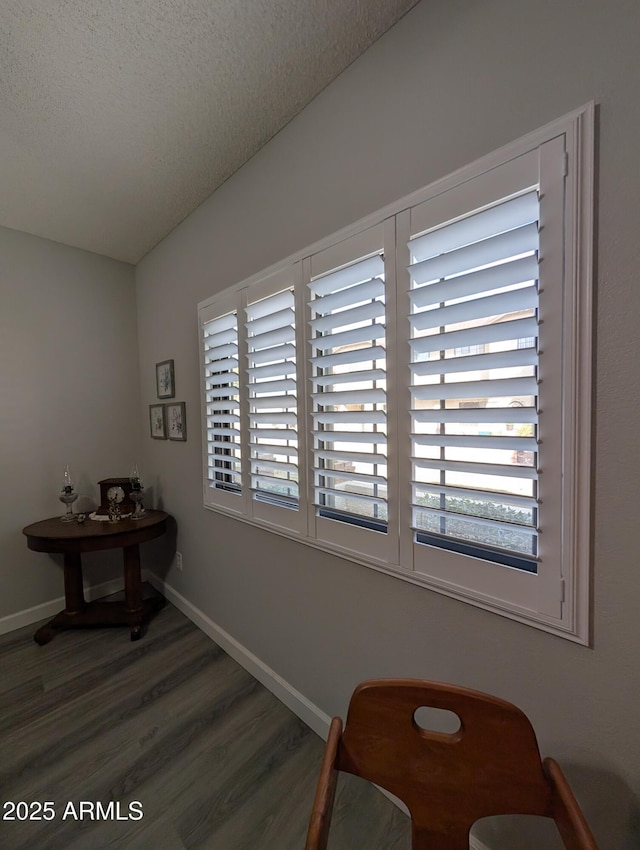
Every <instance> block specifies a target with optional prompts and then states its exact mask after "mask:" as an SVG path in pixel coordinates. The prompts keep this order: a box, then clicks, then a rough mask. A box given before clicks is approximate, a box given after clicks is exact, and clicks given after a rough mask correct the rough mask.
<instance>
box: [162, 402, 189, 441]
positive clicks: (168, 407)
mask: <svg viewBox="0 0 640 850" xmlns="http://www.w3.org/2000/svg"><path fill="white" fill-rule="evenodd" d="M164 407H165V418H166V422H167V436H168V438H169V439H170V440H182V441H185V440H186V439H187V410H186V406H185V403H184V402H183V401H172V402H170V403H169V404H165V406H164Z"/></svg>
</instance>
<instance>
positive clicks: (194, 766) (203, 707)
mask: <svg viewBox="0 0 640 850" xmlns="http://www.w3.org/2000/svg"><path fill="white" fill-rule="evenodd" d="M38 625H39V624H34V625H33V626H29V627H28V628H25V629H21V630H19V631H16V632H12V633H11V634H8V635H4V636H0V804H5V803H6V802H7V801H11V802H13V803H17V802H19V801H22V802H23V803H27V804H32V803H33V802H34V801H39V802H41V803H43V802H45V801H51V802H52V803H53V809H54V811H55V817H54V818H53V819H52V820H50V821H46V820H39V821H38V820H31V819H30V820H13V821H9V820H6V819H2V817H3V815H4V817H6V815H7V814H8V813H10V807H7V806H6V805H4V806H3V808H1V809H0V848H1V850H103V848H104V849H105V850H106V848H132V850H196V848H197V850H255V848H261V850H269V848H274V850H275V849H276V848H277V850H302V848H303V847H304V840H305V835H306V829H307V823H308V817H309V812H310V810H311V802H312V799H313V794H314V790H315V784H316V780H317V776H318V770H319V765H320V760H321V757H322V749H323V742H322V741H321V740H320V739H319V738H318V737H317V736H316V735H315V734H314V733H313V732H312V731H311V730H310V729H309V728H308V727H307V726H305V724H304V723H302V722H301V721H300V720H299V719H298V718H297V717H296V716H295V715H294V714H292V712H290V711H289V710H288V709H287V708H286V707H285V706H284V705H282V703H280V702H279V701H278V700H277V699H276V698H275V697H274V696H273V695H272V694H271V693H270V692H269V691H267V690H266V689H265V688H264V687H263V686H262V685H260V684H259V683H258V682H257V681H256V680H255V679H253V678H252V677H251V676H250V675H249V674H248V673H247V672H246V671H245V670H244V669H243V668H242V667H240V666H239V665H238V664H236V662H235V661H233V660H232V659H231V658H230V657H229V656H228V655H226V654H225V653H224V652H223V651H222V650H221V649H220V648H219V647H218V646H216V644H214V643H213V642H212V641H211V640H210V639H209V638H208V637H207V636H206V635H204V634H203V633H202V632H201V631H199V629H197V628H196V627H195V626H194V625H193V624H192V623H191V622H190V621H189V620H188V619H187V618H186V617H184V616H183V615H182V614H181V613H180V612H179V611H177V609H176V608H174V607H173V606H172V605H167V606H166V608H164V609H163V610H162V611H161V612H160V614H159V615H158V616H157V617H156V618H155V619H154V620H153V621H152V623H151V624H150V626H149V629H148V632H147V634H146V635H145V637H143V639H142V640H140V641H138V642H136V643H131V642H130V641H129V634H128V631H127V630H126V629H96V630H87V631H75V632H64V633H62V634H59V635H57V636H56V637H55V638H54V640H53V641H52V642H51V643H50V644H48V645H47V646H42V647H40V646H37V645H36V644H35V643H34V642H33V639H32V638H33V633H34V632H35V630H36V628H37V627H38ZM80 801H85V802H86V803H87V804H94V805H93V815H94V817H95V815H96V804H97V803H98V802H99V803H100V804H101V806H102V813H104V814H106V817H107V818H108V819H106V820H105V819H91V811H90V809H89V808H88V807H85V814H84V817H83V818H82V819H81V820H80V819H78V818H79V816H80V811H79V803H80ZM133 801H138V802H139V803H140V804H141V808H142V812H143V817H142V818H141V819H139V820H133V819H129V815H130V814H136V812H137V807H134V808H133V811H132V810H130V808H129V806H130V804H131V803H132V802H133ZM69 803H71V804H72V806H73V810H71V809H70V808H69V807H68V804H69ZM110 803H111V804H112V807H111V809H109V804H110ZM117 804H119V808H117ZM22 808H23V809H24V807H22ZM50 808H51V807H50ZM31 813H34V809H33V808H32V809H31ZM21 814H23V815H24V811H22V812H21ZM65 814H66V817H65ZM100 814H101V813H100V812H98V815H100ZM118 815H119V816H120V818H121V819H117V816H118ZM330 846H331V848H332V850H360V848H364V847H366V848H367V850H383V848H384V850H408V848H409V846H410V829H409V822H408V820H407V819H406V818H405V817H404V815H402V813H401V812H399V811H398V809H397V808H396V807H395V806H393V805H392V804H391V803H390V802H389V801H388V800H387V799H386V798H385V797H384V796H383V795H382V794H380V793H379V792H378V791H376V790H375V789H374V788H373V786H371V785H369V784H368V783H365V782H362V781H361V780H359V779H356V778H355V777H349V776H342V777H341V779H340V784H339V788H338V796H337V799H336V806H335V810H334V819H333V826H332V833H331V843H330Z"/></svg>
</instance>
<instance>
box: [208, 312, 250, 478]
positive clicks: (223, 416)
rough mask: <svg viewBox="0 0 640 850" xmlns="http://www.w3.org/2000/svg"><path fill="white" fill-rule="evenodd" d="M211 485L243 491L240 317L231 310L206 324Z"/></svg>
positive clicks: (209, 470)
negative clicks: (239, 384) (239, 359)
mask: <svg viewBox="0 0 640 850" xmlns="http://www.w3.org/2000/svg"><path fill="white" fill-rule="evenodd" d="M203 335H204V370H205V399H206V419H207V421H206V425H207V451H208V457H207V475H208V484H209V487H211V488H213V489H215V490H225V491H228V492H231V493H238V494H239V493H240V492H241V489H242V488H241V458H242V451H241V445H240V400H239V392H240V391H239V386H238V317H237V313H236V312H235V311H234V312H230V313H227V314H226V315H224V316H219V317H217V318H214V319H212V320H210V321H207V322H205V323H204V325H203Z"/></svg>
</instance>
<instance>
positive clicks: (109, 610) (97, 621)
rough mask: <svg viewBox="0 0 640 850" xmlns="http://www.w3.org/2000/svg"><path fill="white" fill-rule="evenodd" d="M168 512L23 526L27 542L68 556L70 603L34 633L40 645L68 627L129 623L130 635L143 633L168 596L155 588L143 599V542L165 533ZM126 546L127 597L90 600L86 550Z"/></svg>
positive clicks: (37, 548) (66, 570) (66, 578)
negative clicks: (85, 579)
mask: <svg viewBox="0 0 640 850" xmlns="http://www.w3.org/2000/svg"><path fill="white" fill-rule="evenodd" d="M168 519H169V515H168V514H166V513H164V511H151V510H147V516H146V517H145V518H144V519H141V520H136V521H135V522H134V521H133V520H130V519H123V520H119V521H118V522H98V521H96V520H90V519H87V520H85V522H83V523H78V522H61V520H60V517H53V518H52V519H44V520H42V521H41V522H35V523H33V524H32V525H28V526H27V527H26V528H23V529H22V533H23V534H24V535H26V538H27V546H28V547H29V549H33V550H34V551H36V552H52V553H53V552H58V553H62V555H63V556H64V596H65V606H66V607H65V609H64V611H60V613H59V614H56V616H55V617H54V618H53V620H51V621H50V622H49V623H47V624H46V625H44V626H42V627H41V628H39V629H38V631H37V632H36V633H35V635H34V636H33V639H34V640H35V642H36V643H38V644H40V645H41V646H42V645H43V644H45V643H49V641H50V640H51V639H52V638H53V637H54V635H55V633H56V632H58V631H64V630H65V629H77V628H91V627H102V626H128V627H129V629H130V630H131V640H138V639H139V638H140V637H141V636H142V627H143V626H144V625H145V624H146V623H148V622H149V620H150V619H151V618H152V617H153V616H154V615H155V614H156V613H157V612H158V611H159V610H160V608H162V606H163V605H164V603H165V600H164V598H163V597H162V596H160V595H158V594H156V595H155V596H153V597H152V598H150V599H143V595H142V577H141V574H140V550H139V545H140V543H144V542H145V541H147V540H153V539H154V538H156V537H160V536H161V535H162V534H164V533H165V531H166V530H167V520H168ZM103 549H122V554H123V559H124V594H125V598H124V601H118V602H108V601H103V600H96V601H94V602H86V601H85V598H84V590H83V585H82V553H83V552H97V551H101V550H103Z"/></svg>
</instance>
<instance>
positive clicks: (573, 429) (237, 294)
mask: <svg viewBox="0 0 640 850" xmlns="http://www.w3.org/2000/svg"><path fill="white" fill-rule="evenodd" d="M594 124H595V105H594V104H593V103H590V104H587V105H585V106H583V107H581V108H579V109H577V110H575V111H573V112H571V113H569V114H568V115H565V116H563V117H562V118H560V119H558V120H557V121H554V122H552V123H551V124H548V125H546V126H545V127H542V128H540V129H539V130H536V131H534V132H533V133H530V134H528V135H527V136H524V137H523V138H521V139H519V140H517V141H515V142H512V143H511V144H509V145H506V146H504V147H503V148H500V149H499V150H497V151H494V152H493V153H491V154H489V155H487V156H485V157H482V158H481V159H479V160H477V161H475V162H474V163H472V164H471V165H469V166H466V167H464V168H461V169H459V170H458V171H456V172H455V173H454V174H451V175H448V176H447V177H444V178H442V179H441V180H438V181H436V182H435V183H433V184H431V185H430V186H428V187H425V188H423V189H420V190H418V191H417V192H414V193H412V194H411V195H409V196H407V197H405V198H403V199H401V200H399V201H397V202H395V203H394V204H391V205H389V206H387V207H385V208H384V209H382V210H379V211H378V212H376V213H373V214H372V215H370V216H367V217H366V218H365V219H362V220H360V221H359V222H356V223H355V224H353V225H351V226H349V227H346V228H343V229H342V230H341V231H339V232H337V233H335V234H333V235H332V236H329V237H327V238H325V239H322V240H320V241H319V242H317V243H315V244H314V245H312V246H309V247H308V248H306V249H303V250H301V251H298V252H296V253H295V254H293V255H291V256H290V257H288V258H287V259H285V260H283V261H281V262H280V263H277V264H275V265H274V266H272V267H270V268H269V269H267V270H265V271H262V272H260V273H259V274H257V275H253V276H252V277H251V278H249V279H247V280H245V281H243V282H241V283H239V284H237V285H236V286H234V287H230V288H229V289H226V290H224V292H221V293H219V294H218V295H214V296H212V297H211V298H209V299H206V300H205V301H203V302H201V303H200V304H199V305H198V311H199V316H200V327H201V326H202V316H203V315H208V316H209V317H210V316H211V315H213V313H215V310H216V308H217V305H218V304H221V305H222V304H229V303H230V302H231V301H235V303H238V304H239V305H241V306H239V307H238V309H239V315H240V309H242V310H244V305H245V304H246V303H247V298H248V295H247V293H248V292H251V296H250V297H251V299H252V300H256V297H255V294H254V290H256V288H260V287H262V289H263V290H264V291H274V289H273V281H274V280H278V279H280V278H281V277H282V276H283V275H284V276H285V277H286V275H287V274H289V276H290V277H292V279H293V281H294V294H295V299H296V345H297V351H298V352H299V354H298V363H297V365H298V369H297V381H298V386H299V389H298V404H299V408H298V423H299V424H298V429H299V444H298V457H299V488H300V505H299V510H298V511H297V512H295V513H296V514H297V522H295V523H294V522H291V516H289V517H287V516H286V514H287V513H288V514H290V515H291V514H293V513H294V512H293V511H289V510H288V509H286V508H279V507H277V506H272V505H266V509H265V510H262V508H261V509H259V510H255V509H254V506H253V505H252V502H254V501H256V500H253V499H252V498H251V493H250V485H249V483H247V484H245V485H244V486H243V493H242V496H241V499H240V500H236V502H235V503H234V502H233V500H231V503H229V504H227V502H229V499H228V498H223V499H219V500H212V499H211V498H210V497H209V494H208V492H207V491H208V487H207V476H206V473H207V455H208V449H207V431H206V424H207V420H206V396H205V391H204V380H205V379H204V375H205V364H204V353H203V346H202V345H201V346H200V351H201V353H200V360H201V386H202V387H203V391H202V418H203V473H204V474H203V491H204V506H205V508H207V509H210V510H215V511H219V512H222V513H225V514H227V515H230V516H233V517H234V518H236V519H239V520H241V521H245V522H250V523H252V524H254V525H257V526H260V527H263V528H266V529H268V530H270V531H273V532H274V533H277V534H281V535H284V536H287V537H291V538H294V539H298V540H300V541H301V542H304V543H305V544H307V545H311V546H314V547H316V548H319V549H321V550H323V551H327V552H330V553H332V554H336V555H338V556H341V557H344V558H347V559H348V560H350V561H353V562H355V563H358V564H362V565H364V566H367V567H370V568H372V569H375V570H378V571H381V572H383V573H386V574H388V575H392V576H395V577H397V578H400V579H402V580H404V581H408V582H410V583H412V584H414V585H418V586H421V587H424V588H428V589H431V590H435V591H437V592H439V593H442V594H444V595H447V596H451V597H454V598H456V599H459V600H462V601H464V602H468V603H470V604H473V605H476V606H478V607H481V608H484V609H486V610H490V611H493V612H496V613H498V614H501V615H503V616H506V617H508V618H510V619H514V620H516V621H519V622H522V623H525V624H527V625H530V626H534V627H536V628H539V629H541V630H544V631H547V632H550V633H553V634H556V635H559V636H562V637H564V638H567V639H569V640H572V641H574V642H576V643H580V644H584V645H589V644H590V641H591V632H590V609H589V606H590V571H591V569H590V568H591V550H590V519H591V465H592V458H591V393H592V357H593V353H592V350H593V349H592V336H593V280H592V276H593V226H594V225H593V207H594V197H593V191H594V189H593V186H594ZM561 137H563V144H564V153H563V155H562V156H561V157H560V158H559V160H557V158H556V160H557V161H554V163H552V164H549V163H546V165H545V167H546V168H547V169H548V168H556V167H559V168H561V169H562V172H563V173H562V176H563V177H564V183H563V192H564V200H563V203H564V217H563V223H564V228H565V233H564V282H563V304H564V315H563V319H562V323H561V326H560V327H559V328H558V329H556V333H559V334H560V335H561V338H562V343H561V345H562V360H563V368H562V381H563V387H562V389H561V393H560V398H561V400H562V409H561V411H558V412H557V415H556V422H557V421H562V423H563V427H562V437H561V440H559V441H558V442H559V448H558V449H557V452H558V455H557V456H558V457H561V458H562V459H563V463H562V474H561V475H558V476H556V477H557V478H558V482H557V483H558V487H559V488H560V501H561V504H562V510H561V516H562V523H561V528H560V529H559V532H560V534H559V536H560V537H561V540H560V541H559V542H558V543H557V545H558V546H559V549H558V563H557V565H556V566H553V565H552V564H550V563H549V559H547V561H546V562H545V563H544V564H543V566H542V567H541V569H539V571H538V574H537V575H536V574H532V573H526V572H524V571H520V570H516V569H511V568H509V567H505V566H503V565H500V564H497V563H492V562H490V561H487V560H486V559H481V558H476V557H471V556H469V555H467V554H463V553H460V552H458V551H452V550H449V549H445V548H440V547H437V552H436V556H435V560H437V562H438V568H437V569H435V568H434V569H430V568H429V569H427V570H425V569H424V568H423V569H420V570H416V568H415V564H414V560H413V554H410V550H411V551H412V550H413V548H414V546H415V544H414V543H413V540H412V539H411V530H410V528H408V520H407V519H406V518H407V516H408V513H407V512H408V511H410V509H411V505H410V501H411V498H410V493H407V486H406V485H407V482H410V481H411V468H410V467H411V461H410V457H409V455H410V452H404V451H403V452H399V446H400V444H401V442H402V440H403V439H404V437H403V436H402V435H406V433H407V431H406V428H407V426H406V418H407V411H408V410H409V408H410V401H409V396H410V390H409V381H408V380H407V378H406V375H407V372H406V368H407V365H408V355H407V353H406V351H405V349H406V348H407V347H408V346H407V344H406V343H407V339H408V332H406V333H405V331H404V329H403V330H402V333H400V332H399V331H400V329H401V328H402V327H403V325H402V322H403V318H402V317H403V316H404V315H406V304H405V301H406V294H405V295H401V294H400V292H399V290H401V289H402V288H403V284H400V283H399V281H400V280H401V275H402V274H403V266H406V263H405V262H404V258H405V253H406V252H405V248H404V246H405V245H406V243H405V242H403V239H404V235H405V234H406V232H408V231H409V230H411V228H410V227H407V218H408V217H409V216H410V211H411V210H412V209H413V208H415V207H418V206H419V205H422V204H424V203H425V202H429V201H432V200H434V199H438V203H439V204H440V203H442V205H443V209H446V208H447V204H448V203H449V201H454V200H455V196H456V189H457V188H458V187H461V186H463V184H465V183H469V182H470V181H476V182H477V183H478V185H481V184H482V183H483V182H487V183H489V184H490V183H492V182H493V183H495V181H496V178H498V181H499V179H500V172H501V171H503V172H504V173H507V172H508V171H509V163H514V162H515V161H516V160H517V159H518V158H519V157H522V156H524V155H526V154H527V153H530V152H531V151H538V153H539V155H540V156H542V157H544V152H543V153H542V154H540V151H541V150H542V151H544V148H543V146H544V145H545V144H547V145H548V144H549V143H550V142H552V141H553V140H554V139H558V138H561ZM507 182H508V181H507ZM541 191H544V190H543V189H541ZM496 192H499V189H498V188H496ZM469 211H471V210H469ZM452 217H454V216H452ZM443 220H446V219H443ZM376 228H382V230H383V232H384V256H385V281H386V283H385V287H386V296H385V297H386V310H387V316H386V321H387V373H388V380H387V419H388V455H387V464H388V465H387V472H388V476H389V480H388V489H387V493H388V510H389V519H388V531H387V533H386V535H384V537H385V545H384V546H381V545H380V543H381V538H382V537H383V534H382V533H381V532H379V531H375V530H372V529H366V528H365V529H363V528H356V527H354V526H350V525H349V524H348V523H344V522H339V521H335V520H332V519H327V518H326V517H321V516H319V514H318V511H317V510H316V509H315V507H314V505H313V498H311V497H310V495H311V490H312V488H313V472H312V469H313V439H310V438H309V435H311V433H312V430H313V418H312V411H311V403H310V392H311V390H310V387H311V386H312V383H311V370H310V364H309V357H310V346H311V340H310V333H309V331H308V328H309V325H308V321H309V318H310V308H309V307H308V303H307V302H308V298H307V295H308V290H307V286H306V284H307V282H308V281H309V280H310V279H311V270H312V264H313V258H314V256H316V255H318V256H321V255H323V256H324V257H325V258H326V262H325V261H324V260H323V262H325V267H326V268H331V262H332V257H333V256H334V255H335V257H336V258H337V260H336V262H335V263H334V266H335V265H339V264H340V263H341V262H348V260H345V259H344V257H346V256H348V255H349V251H350V249H349V244H351V245H352V246H354V245H355V246H356V248H355V249H354V250H351V254H350V258H351V261H355V260H356V259H357V258H358V257H357V256H356V255H357V253H358V249H357V246H358V245H362V246H363V250H362V255H365V254H366V253H367V251H369V250H370V248H367V247H366V246H368V245H370V242H371V239H370V233H368V231H372V230H375V229H376ZM390 240H393V245H391V244H390ZM341 258H342V259H341ZM316 267H317V263H316ZM314 276H317V272H314ZM396 281H398V287H397V289H398V291H396ZM212 311H213V312H212ZM403 311H404V312H403ZM298 317H304V321H301V320H299V319H298ZM243 321H244V314H243ZM545 321H548V325H550V324H551V323H552V321H553V317H551V316H550V317H548V319H545ZM239 324H240V319H239ZM546 335H547V336H548V331H547V332H546ZM301 352H304V356H302V355H301V354H300V353H301ZM239 356H240V358H241V362H243V363H244V362H245V359H243V358H246V343H245V342H244V341H243V340H242V339H241V340H240V343H239ZM242 372H243V368H241V374H242ZM542 379H543V380H551V381H552V380H553V377H552V376H551V375H549V376H545V375H543V376H542ZM246 385H247V381H246V380H245V381H244V383H243V384H242V386H243V387H246ZM303 388H304V389H303ZM247 395H248V393H247V392H246V391H245V390H244V389H243V390H242V391H241V405H240V407H241V415H242V416H243V423H242V428H244V429H245V433H246V429H247V427H248V426H247V424H246V423H247V419H248V404H247ZM558 417H560V418H559V419H558ZM543 438H544V437H543ZM242 447H243V473H244V474H245V475H246V474H247V470H248V466H249V458H248V454H247V452H248V445H247V443H246V442H245V441H244V439H243V443H242ZM543 463H544V460H543ZM246 480H247V482H249V479H248V478H247V479H246ZM226 495H227V494H225V496H226ZM236 498H237V497H236ZM257 504H259V505H263V506H264V503H260V502H259V501H258V502H257ZM556 507H557V506H556ZM272 508H273V510H272ZM283 512H285V513H284V514H283ZM429 548H431V547H429ZM479 565H481V570H480V572H481V573H482V574H483V576H484V578H483V580H482V581H483V583H484V584H483V586H479V585H478V583H477V582H474V581H471V580H470V578H469V576H470V575H471V574H472V573H473V572H475V573H476V575H477V574H478V566H479ZM481 584H482V583H481ZM526 600H528V603H527V602H526Z"/></svg>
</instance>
